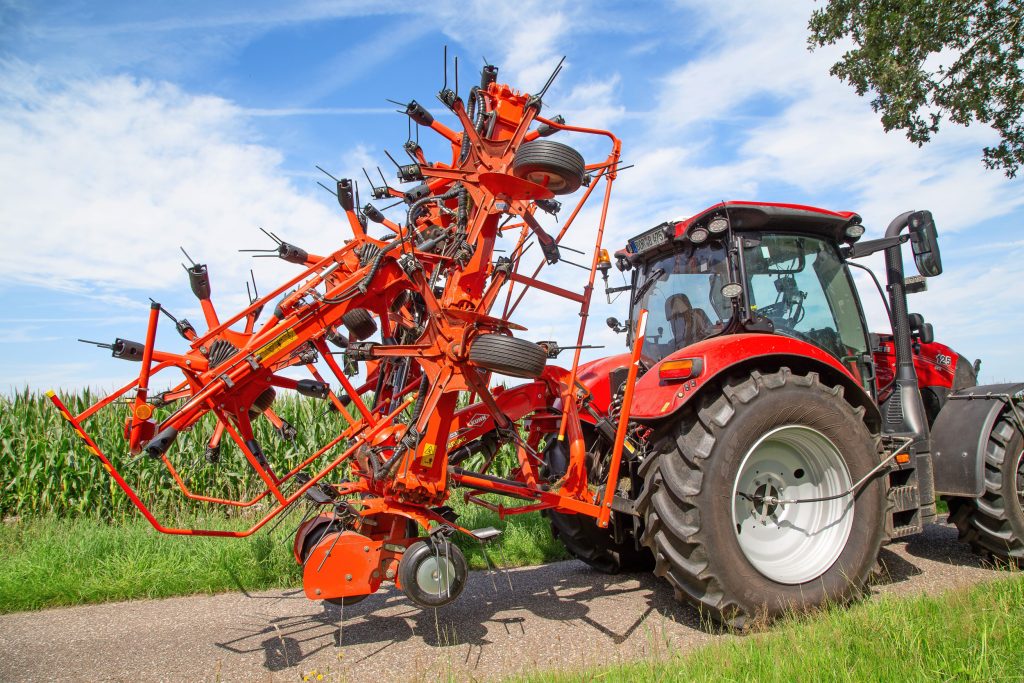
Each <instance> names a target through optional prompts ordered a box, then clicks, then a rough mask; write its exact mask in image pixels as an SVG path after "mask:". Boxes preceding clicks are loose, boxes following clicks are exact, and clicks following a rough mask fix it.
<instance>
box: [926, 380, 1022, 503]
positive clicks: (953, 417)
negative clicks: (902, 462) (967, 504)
mask: <svg viewBox="0 0 1024 683" xmlns="http://www.w3.org/2000/svg"><path fill="white" fill-rule="evenodd" d="M1021 392H1024V383H1011V384H987V385H984V386H978V387H969V388H967V389H962V390H960V391H957V392H955V393H953V394H950V396H949V400H947V401H946V404H945V405H944V406H943V407H942V410H941V411H939V416H938V417H937V418H936V419H935V424H934V425H933V426H932V432H931V434H932V454H933V455H932V464H933V469H934V472H935V493H936V494H939V495H946V496H966V497H969V498H976V497H977V496H980V495H981V494H982V493H983V492H984V490H985V451H986V450H987V448H988V442H989V434H990V433H991V431H992V428H993V427H994V426H995V424H996V422H997V421H998V420H999V416H1000V415H1001V414H1002V413H1003V412H1004V411H1006V410H1008V409H1009V406H1008V403H1007V401H1008V399H1007V398H1006V397H1007V396H1017V395H1018V394H1020V393H1021Z"/></svg>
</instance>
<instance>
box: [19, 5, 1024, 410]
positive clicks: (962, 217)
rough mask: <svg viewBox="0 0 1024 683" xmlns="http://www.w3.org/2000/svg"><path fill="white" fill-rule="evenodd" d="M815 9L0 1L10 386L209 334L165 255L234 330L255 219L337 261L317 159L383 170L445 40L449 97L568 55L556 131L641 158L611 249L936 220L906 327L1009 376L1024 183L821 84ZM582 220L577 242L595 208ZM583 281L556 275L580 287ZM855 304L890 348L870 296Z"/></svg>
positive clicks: (112, 371) (966, 140) (433, 85)
mask: <svg viewBox="0 0 1024 683" xmlns="http://www.w3.org/2000/svg"><path fill="white" fill-rule="evenodd" d="M814 7H815V5H814V3H811V2H800V1H792V0H790V1H779V2H763V3H749V2H741V1H738V0H737V1H732V2H729V1H727V2H698V1H697V0H679V1H678V2H659V3H646V4H639V3H597V2H595V3H561V2H557V1H555V0H546V1H544V2H533V1H530V0H526V1H523V2H516V3H505V4H503V3H495V2H490V3H461V2H432V3H404V2H393V3H389V2H373V3H368V2H358V3H357V2H328V1H323V2H293V3H280V2H259V1H250V2H246V3H208V2H175V3H152V2H136V3H104V2H51V3H45V4H44V3H35V2H28V1H27V0H26V1H13V2H10V1H3V0H0V236H2V237H3V248H2V249H0V268H2V270H3V273H4V276H5V277H4V281H3V282H4V284H3V286H2V288H0V352H2V353H0V390H9V389H10V388H12V387H13V388H20V387H24V386H26V385H28V386H30V387H32V388H34V389H47V388H51V387H66V388H77V387H82V386H86V385H91V386H94V387H97V388H101V389H106V388H110V387H112V386H114V384H115V383H116V382H120V381H124V380H126V379H127V378H128V376H130V375H132V374H133V373H134V372H136V371H137V368H136V367H129V366H127V365H125V364H123V363H122V362H120V361H115V360H112V359H110V358H109V356H107V355H106V353H105V352H102V351H96V350H95V349H92V348H90V347H86V346H84V345H82V344H78V343H77V342H76V341H75V340H76V338H78V337H84V338H88V339H97V340H104V341H110V340H112V339H113V338H114V337H115V336H122V337H127V338H134V339H141V338H142V337H143V334H144V327H145V316H146V308H147V307H148V297H149V296H153V297H155V298H157V299H158V300H160V301H161V302H163V303H164V304H165V305H166V306H167V307H168V308H169V309H171V310H172V311H174V312H175V313H177V314H179V315H187V316H188V317H190V318H191V319H192V320H193V321H198V320H200V319H201V316H200V315H199V313H198V308H197V306H196V303H195V300H194V299H193V298H192V296H191V293H190V292H189V290H188V285H187V282H186V279H185V277H184V273H183V272H182V271H181V269H180V266H179V265H178V263H179V261H180V260H181V259H180V257H179V252H178V247H179V246H184V247H185V249H187V250H188V251H189V253H190V254H191V255H192V256H193V257H195V258H196V259H197V260H202V261H205V262H207V263H209V264H210V270H211V274H212V278H213V286H214V292H215V300H216V301H217V303H218V306H219V308H220V309H221V311H222V313H226V312H228V311H232V310H234V309H235V308H237V307H238V306H240V305H241V304H243V303H244V301H245V288H244V282H245V279H246V277H247V276H248V271H249V268H250V267H254V268H255V270H256V278H257V281H258V282H259V283H260V284H261V288H262V289H263V290H264V291H266V290H269V289H270V288H271V287H272V286H273V285H275V284H277V283H278V282H279V281H281V280H282V279H283V278H284V277H286V276H288V274H289V273H291V272H293V271H292V270H291V269H290V267H289V266H287V265H286V264H278V263H276V262H271V261H270V260H266V259H264V260H259V261H256V262H255V263H253V262H252V261H250V260H249V259H247V258H245V256H244V255H243V254H239V253H237V251H236V250H237V249H238V248H243V247H257V246H262V245H263V244H264V243H265V242H264V240H262V239H261V237H260V233H259V232H258V229H257V226H263V227H266V228H269V229H273V230H274V231H275V232H277V233H279V234H281V235H282V236H284V237H286V238H287V239H289V240H290V241H293V242H296V243H298V244H300V245H302V246H304V247H306V248H307V249H309V250H310V251H316V252H320V253H324V252H327V251H330V250H332V249H333V248H337V247H338V246H340V244H341V240H343V239H345V238H346V237H347V236H348V235H347V229H346V228H345V225H344V223H343V221H342V220H341V217H340V215H339V211H338V209H337V205H336V203H335V200H334V198H333V197H331V196H330V195H328V194H327V193H325V192H323V191H322V190H320V189H319V188H318V187H317V186H316V184H315V181H316V180H317V179H318V177H319V173H318V172H317V171H316V170H315V169H314V167H313V165H314V164H320V165H321V166H323V167H325V168H327V169H328V170H331V171H332V172H333V173H335V175H346V176H354V175H355V174H356V173H358V169H359V168H360V167H361V166H364V165H365V166H370V167H372V166H373V165H375V164H381V165H382V166H383V165H384V164H383V162H384V161H385V157H384V155H383V150H384V149H386V148H387V149H390V150H392V151H395V150H397V149H398V148H399V146H400V144H401V143H402V142H403V141H404V140H405V134H406V122H405V119H404V118H403V117H401V116H399V115H397V114H394V113H393V107H392V106H391V105H389V104H388V103H387V102H386V101H385V98H392V99H396V100H402V101H405V100H408V99H417V100H418V101H420V102H423V103H425V104H426V105H427V106H428V107H429V108H431V109H432V110H433V111H434V112H435V113H439V110H440V108H441V107H440V105H439V104H436V99H435V97H434V96H435V94H436V92H437V91H438V89H439V88H440V86H441V78H442V73H441V64H442V60H441V55H442V47H443V46H444V45H448V50H449V55H450V56H456V55H457V56H458V57H459V60H460V67H461V85H462V88H463V90H465V88H466V87H467V84H468V83H470V82H471V81H472V80H474V79H475V78H476V77H477V76H476V72H477V71H478V70H479V67H480V66H481V65H482V63H483V61H482V60H483V57H486V58H487V59H488V60H489V61H491V62H492V63H495V64H497V65H499V67H500V68H501V72H500V76H501V79H502V80H505V81H507V82H509V83H510V84H512V85H513V86H515V87H517V88H519V89H522V90H525V91H535V90H536V89H538V88H539V87H540V86H541V85H542V84H543V82H544V80H545V79H546V77H547V74H548V73H549V72H550V70H551V68H552V67H553V66H554V65H555V63H557V61H558V59H559V58H560V57H561V56H563V55H565V56H566V57H567V59H566V68H565V70H564V71H563V72H562V75H561V76H560V77H559V79H558V81H557V82H556V83H555V85H554V86H553V88H552V90H551V91H550V93H549V95H548V97H547V98H546V99H545V103H546V107H547V109H546V111H547V113H548V114H553V113H558V112H561V113H563V114H564V115H565V116H566V117H567V118H568V119H569V120H570V121H572V122H574V123H579V124H583V125H593V126H602V127H608V128H609V129H611V130H613V131H615V132H616V133H617V134H618V136H619V137H620V138H621V139H622V141H623V155H624V158H625V159H626V160H627V161H628V162H629V163H635V164H636V167H635V168H634V169H632V170H629V171H627V172H624V173H623V174H622V178H621V181H620V182H619V183H617V185H616V190H615V194H614V196H613V200H612V211H611V215H610V218H609V225H608V231H607V234H606V246H608V247H609V248H618V247H619V246H621V244H622V243H623V242H624V240H625V239H626V238H627V237H629V236H631V235H633V234H635V233H637V232H640V231H642V230H644V229H646V228H648V227H651V226H653V225H655V224H657V223H659V222H661V221H663V220H667V219H677V218H682V217H684V216H687V215H690V214H693V213H695V212H697V211H699V210H700V209H702V208H704V207H705V206H707V205H709V204H712V203H714V202H717V201H719V200H721V199H754V200H763V201H784V202H796V203H807V204H813V205H819V206H824V207H827V208H831V209H843V210H853V211H857V212H859V213H860V214H861V215H862V216H863V217H864V219H865V224H866V225H867V226H868V229H869V233H868V235H869V237H870V236H877V235H878V234H879V233H880V231H881V230H882V229H884V226H885V225H886V224H887V223H888V221H889V220H890V219H891V218H892V216H894V215H896V214H897V213H900V212H902V211H905V210H908V209H921V208H927V209H930V210H931V211H932V212H933V213H934V215H935V217H936V222H937V224H938V226H939V230H940V235H941V238H942V248H943V256H944V261H945V265H946V273H945V274H944V275H943V276H942V277H940V278H938V279H936V280H933V281H932V282H931V289H930V291H929V292H928V293H927V294H922V295H917V296H916V297H915V298H913V299H912V302H911V310H917V311H920V312H921V313H923V314H925V316H926V317H927V318H928V319H929V320H930V321H931V322H933V323H934V324H935V328H936V333H937V336H938V338H939V339H941V340H943V341H946V342H947V343H950V344H951V345H952V346H953V347H954V348H956V349H957V350H958V351H960V352H962V353H964V354H965V355H967V356H968V357H969V358H971V359H973V358H976V357H981V358H982V359H983V370H982V375H983V379H985V380H989V381H997V380H1008V379H1013V378H1020V377H1021V376H1022V375H1024V371H1022V370H1021V368H1020V367H1019V365H1020V363H1019V362H1018V359H1017V357H1016V351H1015V343H1014V342H1015V340H1017V339H1019V338H1020V337H1021V336H1022V335H1024V316H1022V314H1021V310H1022V309H1021V306H1019V305H1018V302H1017V299H1016V297H1015V296H1009V289H1012V288H1013V287H1014V286H1015V285H1013V284H1012V283H1013V282H1015V281H1017V280H1018V278H1019V275H1020V273H1021V266H1020V262H1021V258H1022V257H1024V239H1022V238H1021V237H1020V236H1019V234H1018V232H1017V230H1018V228H1019V226H1020V225H1021V224H1022V220H1021V219H1022V216H1024V210H1022V206H1024V185H1022V182H1021V181H1019V180H1018V181H1009V180H1007V179H1005V178H1004V177H1003V176H1002V175H1001V174H999V173H998V172H993V171H987V170H985V169H984V168H983V166H982V165H981V162H980V154H981V153H980V149H981V147H982V146H984V145H985V144H988V143H990V142H991V141H992V140H993V139H994V137H993V135H992V133H991V131H989V130H987V129H986V128H985V127H983V126H977V125H975V126H971V127H970V128H966V129H965V128H952V127H949V128H947V129H946V130H944V131H943V132H942V133H941V134H940V135H939V136H938V137H937V138H936V140H935V141H934V142H933V143H931V144H930V145H927V146H925V147H923V148H917V147H915V146H913V145H912V144H910V143H908V142H907V141H906V140H905V139H904V138H903V137H902V135H901V134H899V133H892V134H888V135H887V134H885V133H884V132H883V131H882V129H881V125H880V124H879V122H878V119H877V117H876V115H875V114H873V113H872V112H871V110H870V107H869V105H868V103H867V101H866V100H864V99H863V98H859V97H857V96H856V94H855V93H853V91H852V90H851V89H850V88H849V87H848V86H845V85H843V84H841V83H839V82H838V81H836V80H835V79H834V78H832V77H830V76H829V75H828V67H829V65H830V64H831V63H832V62H833V61H835V58H836V55H837V54H838V51H837V50H838V49H831V50H819V51H816V52H813V53H811V52H808V51H807V50H806V22H807V18H808V17H809V15H810V12H811V11H812V10H813V8H814ZM432 103H433V104H432ZM429 150H430V148H429V147H428V151H429ZM581 151H583V152H584V154H585V155H586V154H594V155H598V154H599V150H598V149H597V148H593V149H591V148H587V147H583V148H582V149H581ZM364 199H365V196H364ZM581 221H582V222H581V223H580V224H579V225H580V226H581V227H580V230H579V231H578V232H577V233H576V235H575V236H574V238H573V239H574V241H575V242H576V243H578V244H580V245H583V244H585V243H586V242H587V232H588V231H589V230H590V229H592V226H593V212H588V213H585V214H584V215H583V216H582V217H581ZM573 271H575V269H573V268H572V267H571V266H563V267H562V270H561V271H557V272H555V274H554V275H555V277H556V278H559V279H561V280H562V281H563V282H565V283H573V282H578V277H579V271H575V272H573ZM861 291H862V294H863V298H864V300H865V304H866V308H867V309H868V310H869V317H871V318H872V321H873V323H874V326H875V328H876V329H881V328H882V327H883V326H882V325H881V319H880V317H879V311H880V310H881V309H880V305H879V304H878V300H877V295H876V294H875V293H874V292H873V290H872V289H867V288H863V287H862V290H861ZM574 313H575V312H574V311H572V310H568V309H565V308H564V307H562V308H558V307H557V306H556V304H554V303H543V304H541V303H537V304H535V305H532V306H529V307H527V309H526V310H525V311H524V314H525V315H524V319H523V322H525V324H527V326H528V327H530V332H529V333H526V334H527V336H529V337H531V338H535V339H558V340H559V341H561V342H563V343H571V341H570V340H571V339H573V338H574V336H575V335H574V334H573V333H572V332H571V330H572V329H573V320H574V319H575V315H574ZM624 313H625V312H624V311H623V310H622V309H621V306H611V307H608V306H604V305H603V304H599V305H595V306H593V308H592V310H591V315H592V318H591V319H592V320H593V321H595V324H594V325H592V326H591V328H590V333H589V335H588V337H589V339H590V341H591V342H592V343H597V344H607V345H609V347H610V348H612V349H617V348H618V346H619V345H620V344H621V341H622V338H621V337H616V336H614V335H612V334H611V333H610V332H609V331H608V330H607V329H606V328H605V327H604V325H603V324H601V322H600V321H603V320H604V318H605V317H607V316H608V315H617V316H618V317H620V318H625V315H624ZM165 331H166V332H170V331H169V330H165ZM162 342H164V343H165V345H166V346H169V347H172V348H173V347H175V346H176V345H178V344H179V343H180V340H178V339H177V338H176V336H175V335H173V332H170V334H168V335H167V336H164V337H162ZM607 352H608V351H598V352H592V353H591V356H593V355H596V354H597V353H607Z"/></svg>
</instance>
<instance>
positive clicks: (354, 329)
mask: <svg viewBox="0 0 1024 683" xmlns="http://www.w3.org/2000/svg"><path fill="white" fill-rule="evenodd" d="M341 322H342V324H343V325H345V327H346V328H347V329H348V331H349V332H351V333H352V335H353V336H354V337H355V338H356V339H357V340H358V341H363V340H364V339H366V338H367V337H369V336H370V335H372V334H373V333H374V332H376V331H377V321H375V320H374V319H373V316H372V315H370V312H369V311H368V310H366V309H365V308H353V309H352V310H351V311H346V312H345V315H343V316H341Z"/></svg>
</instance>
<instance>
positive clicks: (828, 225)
mask: <svg viewBox="0 0 1024 683" xmlns="http://www.w3.org/2000/svg"><path fill="white" fill-rule="evenodd" d="M719 215H721V216H725V217H726V218H728V219H729V223H730V224H731V225H732V228H733V230H737V231H746V230H751V231H753V230H779V229H785V230H793V231H796V232H808V233H813V234H816V235H820V236H823V237H827V238H829V239H833V240H835V241H841V240H842V239H844V234H843V231H844V230H846V228H847V227H848V226H850V225H853V224H857V223H860V220H861V219H860V216H858V215H857V214H855V213H853V212H852V211H829V210H828V209H819V208H818V207H816V206H805V205H803V204H779V203H775V202H747V201H729V202H719V203H718V204H715V205H714V206H710V207H708V208H706V209H704V210H703V211H701V212H700V213H698V214H695V215H693V216H691V217H690V218H686V219H683V220H681V221H678V222H677V223H676V224H675V236H676V238H680V237H682V236H683V235H684V234H685V233H686V231H687V230H689V229H690V228H692V227H697V226H699V225H706V224H707V222H708V221H709V220H710V219H711V218H714V217H715V216H719Z"/></svg>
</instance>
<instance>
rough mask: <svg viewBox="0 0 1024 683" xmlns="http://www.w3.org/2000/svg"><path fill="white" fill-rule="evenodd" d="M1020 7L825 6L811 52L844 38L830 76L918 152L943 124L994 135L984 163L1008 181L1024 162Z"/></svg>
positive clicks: (1011, 2) (838, 2)
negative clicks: (986, 129) (848, 43)
mask: <svg viewBox="0 0 1024 683" xmlns="http://www.w3.org/2000/svg"><path fill="white" fill-rule="evenodd" d="M1022 15H1024V0H827V4H826V5H825V6H824V7H822V8H821V9H817V10H815V11H814V13H813V14H812V15H811V19H810V23H809V28H810V32H811V35H810V37H809V39H808V43H809V49H811V50H813V49H815V48H816V47H822V46H825V45H832V44H835V43H837V42H839V41H841V40H844V39H847V38H849V39H851V40H852V42H853V44H854V46H853V48H852V49H850V50H848V51H847V52H846V53H845V54H844V55H843V57H842V59H840V60H839V61H838V62H836V63H835V64H833V65H832V68H831V69H830V70H829V73H831V74H832V75H833V76H837V77H839V78H840V79H841V80H844V81H846V82H847V83H849V84H850V85H852V86H853V87H854V88H855V89H856V91H857V94H858V95H862V96H863V95H865V94H867V93H868V92H870V93H871V94H872V95H873V97H874V99H872V101H871V107H872V108H873V109H874V110H875V111H876V112H880V113H881V119H882V125H883V126H884V128H885V130H886V131H890V130H893V129H899V130H904V131H906V135H907V138H908V139H909V140H910V141H911V142H914V143H917V145H918V146H921V145H923V144H924V143H925V142H928V141H929V140H930V139H931V137H932V135H933V134H934V133H936V132H938V130H939V124H940V123H941V122H943V121H944V120H945V119H948V120H949V121H951V122H953V123H956V124H960V125H964V126H968V125H970V124H971V123H975V122H979V123H982V124H986V125H989V126H991V127H992V128H993V130H995V132H996V133H998V135H999V143H998V144H996V145H995V146H992V147H985V148H984V150H983V155H982V159H983V161H984V163H985V166H987V167H988V168H992V169H1002V170H1003V171H1004V172H1005V173H1006V175H1007V176H1008V177H1010V178H1012V177H1014V176H1015V175H1016V173H1017V170H1018V168H1020V166H1021V165H1022V164H1024V121H1022V114H1024V73H1022V72H1024V18H1022Z"/></svg>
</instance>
